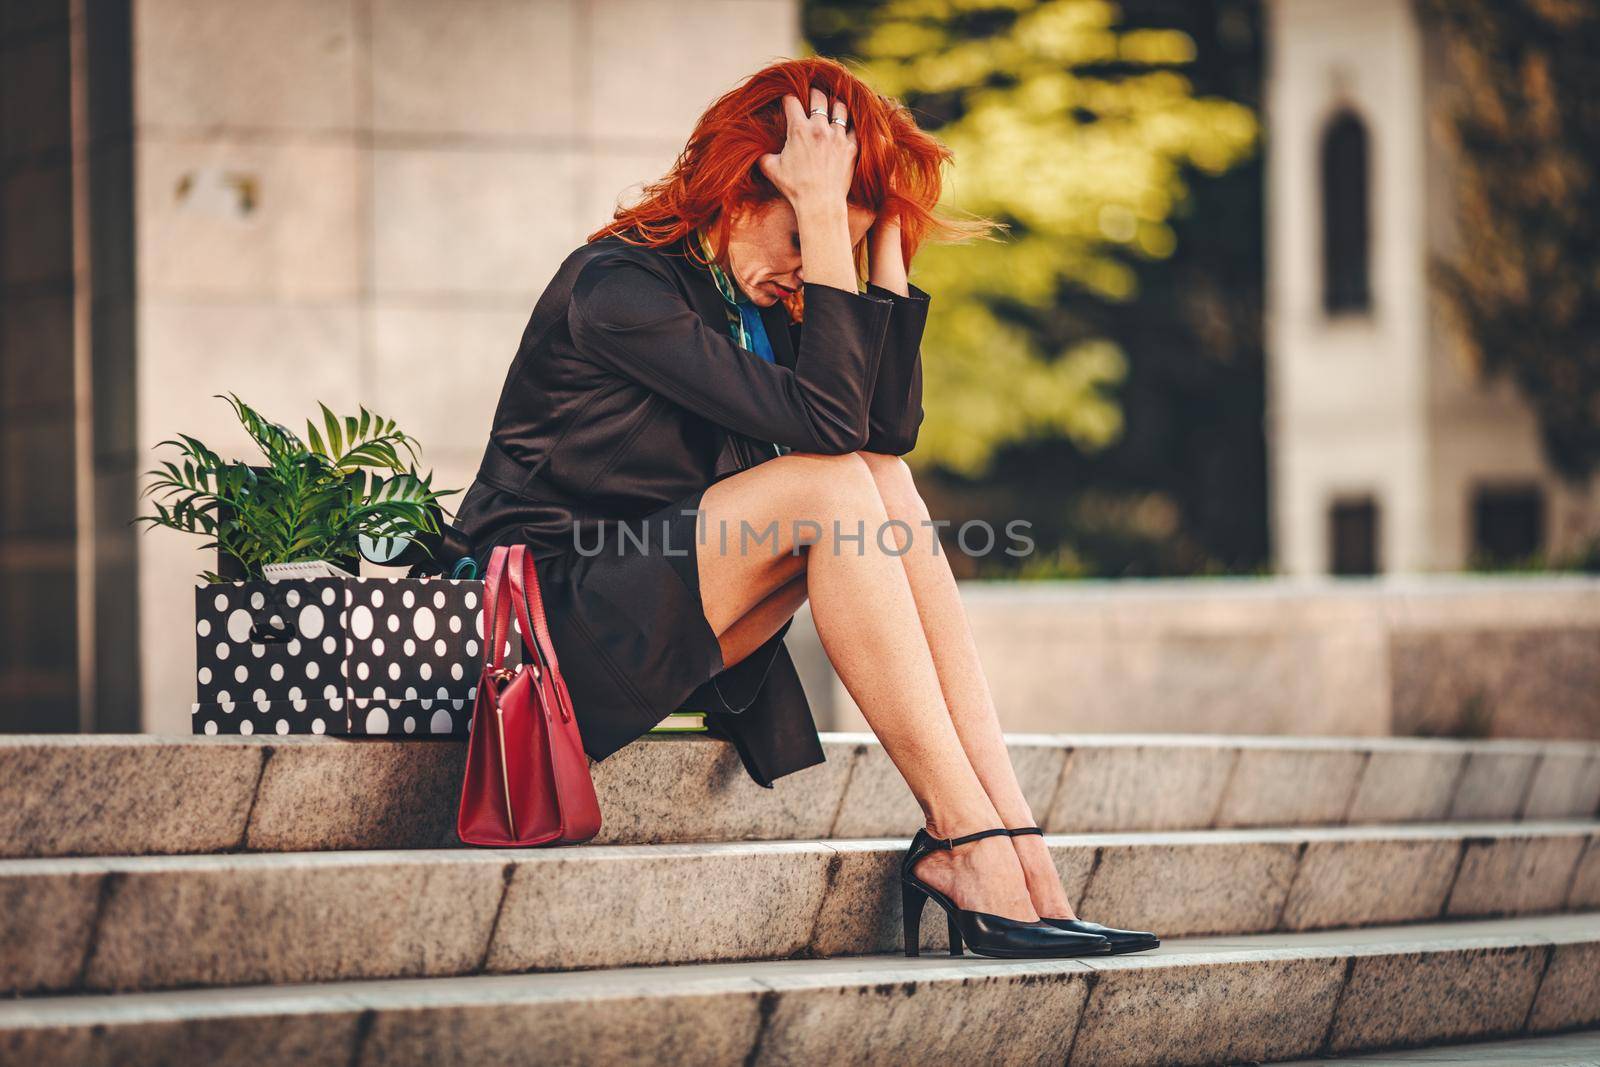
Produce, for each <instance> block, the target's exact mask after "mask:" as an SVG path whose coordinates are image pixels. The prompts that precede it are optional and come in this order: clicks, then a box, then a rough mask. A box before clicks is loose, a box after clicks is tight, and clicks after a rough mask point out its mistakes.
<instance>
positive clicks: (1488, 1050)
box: [1284, 1030, 1600, 1067]
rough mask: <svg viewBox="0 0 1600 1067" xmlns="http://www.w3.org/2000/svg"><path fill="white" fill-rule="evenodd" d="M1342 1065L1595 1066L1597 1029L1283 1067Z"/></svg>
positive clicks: (1599, 1050) (1599, 1054) (1599, 1049)
mask: <svg viewBox="0 0 1600 1067" xmlns="http://www.w3.org/2000/svg"><path fill="white" fill-rule="evenodd" d="M1324 1063H1342V1064H1346V1065H1348V1067H1434V1065H1439V1064H1450V1065H1452V1067H1470V1065H1474V1064H1475V1065H1477V1067H1504V1065H1505V1064H1513V1063H1514V1064H1516V1065H1517V1067H1595V1065H1596V1064H1600V1030H1580V1031H1578V1032H1576V1033H1571V1034H1552V1035H1550V1036H1548V1037H1521V1038H1512V1039H1510V1040H1507V1041H1472V1042H1467V1043H1463V1044H1457V1045H1441V1046H1436V1047H1434V1048H1410V1049H1400V1050H1396V1051H1393V1052H1370V1053H1366V1054H1363V1055H1357V1056H1338V1057H1336V1058H1333V1059H1329V1058H1327V1057H1319V1058H1317V1059H1314V1060H1295V1061H1294V1062H1292V1063H1285V1064H1284V1067H1313V1065H1314V1064H1324Z"/></svg>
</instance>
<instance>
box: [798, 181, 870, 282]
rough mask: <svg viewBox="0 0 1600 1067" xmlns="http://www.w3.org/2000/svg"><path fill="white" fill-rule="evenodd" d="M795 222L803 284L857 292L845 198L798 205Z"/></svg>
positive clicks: (848, 214) (848, 216) (848, 215)
mask: <svg viewBox="0 0 1600 1067" xmlns="http://www.w3.org/2000/svg"><path fill="white" fill-rule="evenodd" d="M795 219H796V222H797V223H798V226H799V230H800V258H801V261H802V262H803V263H804V266H803V267H802V268H801V274H802V276H803V277H804V278H805V280H806V281H808V282H814V283H818V284H821V285H831V286H833V287H834V288H835V289H843V290H844V291H845V292H847V293H854V292H858V291H859V290H860V285H859V284H857V281H856V265H855V257H854V256H852V255H851V254H850V213H849V209H848V208H847V207H846V206H845V201H844V198H843V197H838V198H836V199H835V198H829V199H827V200H819V201H816V202H811V203H807V202H802V203H800V204H797V205H795Z"/></svg>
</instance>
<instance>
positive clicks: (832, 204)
mask: <svg viewBox="0 0 1600 1067" xmlns="http://www.w3.org/2000/svg"><path fill="white" fill-rule="evenodd" d="M828 106H829V105H828V98H827V96H826V95H824V94H823V92H822V90H821V89H818V88H816V87H815V86H813V87H812V89H811V110H816V109H818V108H821V109H823V110H822V112H821V113H820V114H817V115H808V114H807V111H806V109H805V108H803V107H801V106H800V101H799V100H797V99H795V97H794V95H793V94H792V93H786V94H784V97H783V112H784V115H785V118H786V121H787V123H788V129H787V135H786V139H785V142H784V146H783V151H782V152H778V153H771V152H769V153H767V154H766V155H764V156H762V157H761V162H760V166H761V172H762V173H763V174H765V175H766V176H767V179H768V180H769V181H771V182H772V184H773V185H774V186H776V187H777V189H778V191H779V192H780V193H782V194H783V195H784V196H785V197H786V198H787V199H788V201H789V204H790V206H792V207H793V208H794V214H795V221H796V223H797V228H798V230H799V235H800V258H801V261H802V263H801V268H800V274H801V277H802V278H803V279H804V280H805V281H806V282H807V283H813V282H814V283H819V284H822V285H829V286H832V287H834V288H835V289H843V290H845V291H847V292H851V293H854V292H858V291H859V283H858V281H857V278H856V267H855V256H854V255H853V253H852V252H851V241H850V215H849V208H848V207H847V205H846V202H845V198H846V196H847V195H848V193H849V192H850V182H851V179H852V178H853V177H854V175H855V164H856V134H855V131H854V130H853V129H849V128H847V127H846V126H843V125H840V124H839V123H836V122H833V121H831V120H830V115H829V112H828V110H827V109H828ZM832 115H834V116H839V117H841V118H845V119H848V117H849V115H848V114H847V112H846V110H845V106H844V101H842V100H836V101H834V102H833V106H832Z"/></svg>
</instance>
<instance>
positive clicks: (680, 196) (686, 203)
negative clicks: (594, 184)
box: [588, 56, 992, 318]
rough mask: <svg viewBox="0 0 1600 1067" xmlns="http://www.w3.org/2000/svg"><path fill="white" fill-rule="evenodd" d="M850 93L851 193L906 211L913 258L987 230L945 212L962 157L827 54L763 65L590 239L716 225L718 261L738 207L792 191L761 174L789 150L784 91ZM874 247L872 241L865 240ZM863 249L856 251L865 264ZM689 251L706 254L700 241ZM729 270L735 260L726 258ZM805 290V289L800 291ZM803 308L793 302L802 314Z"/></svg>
mask: <svg viewBox="0 0 1600 1067" xmlns="http://www.w3.org/2000/svg"><path fill="white" fill-rule="evenodd" d="M812 86H815V87H817V88H818V89H821V90H822V91H823V92H824V93H826V94H828V98H829V101H830V105H831V102H832V101H833V100H835V99H843V101H844V106H845V109H846V111H847V112H848V113H849V116H850V125H851V127H852V128H854V130H855V132H856V141H857V149H856V165H855V176H854V177H853V178H852V179H851V182H850V191H849V193H848V194H847V199H848V201H849V202H850V203H852V204H858V205H860V206H862V207H866V208H870V209H871V210H872V211H873V212H875V213H876V214H878V215H880V216H883V215H885V214H889V215H893V214H898V215H899V216H900V234H901V248H902V251H903V252H904V254H905V257H906V262H907V263H909V262H910V261H911V257H912V256H913V255H914V254H915V253H916V250H917V249H918V248H919V247H920V246H921V245H922V243H923V242H924V241H925V240H928V239H929V238H930V237H932V238H938V239H946V240H955V239H960V238H963V237H970V236H976V235H979V234H982V233H985V232H987V230H988V229H989V227H990V226H991V225H992V224H991V223H989V222H988V221H987V220H972V221H966V220H954V219H950V218H947V217H945V216H943V215H940V214H939V213H938V212H937V211H936V209H937V206H938V203H939V196H940V193H941V192H942V190H943V187H944V181H943V175H942V174H941V170H942V168H943V166H944V164H945V163H947V162H949V161H950V160H951V159H952V158H953V153H952V152H951V151H950V149H949V148H947V147H945V145H943V144H941V143H940V142H939V141H938V140H936V139H935V138H934V137H933V136H932V135H931V134H928V133H926V132H924V131H923V130H921V129H920V128H918V126H917V124H916V121H915V120H914V119H912V117H911V112H910V110H909V109H908V108H907V107H906V106H905V105H904V104H902V103H900V102H899V101H897V100H894V99H892V98H890V97H887V96H882V95H880V94H878V93H876V92H874V91H873V90H872V88H871V87H870V86H868V85H867V84H866V82H864V81H862V80H861V79H860V78H858V77H856V76H855V75H854V74H852V73H851V72H850V71H849V70H848V69H847V68H846V67H845V66H844V65H843V64H841V63H839V62H837V61H835V60H832V59H827V58H824V57H822V56H807V57H805V58H802V59H786V60H782V61H780V62H777V63H773V64H771V65H770V66H767V67H764V68H762V69H761V70H759V71H757V72H756V73H754V74H752V75H751V76H750V77H748V78H746V79H745V80H744V81H743V82H741V83H740V84H739V85H737V86H736V87H734V88H733V89H731V90H729V91H728V92H726V93H724V94H723V95H722V96H721V97H719V98H718V99H717V100H716V101H715V102H714V103H712V105H711V106H710V107H708V108H707V109H706V111H705V113H704V114H703V115H701V116H700V119H699V121H697V122H696V123H695V126H694V132H693V133H692V134H691V135H690V137H689V143H688V144H687V145H685V146H684V149H683V151H682V152H680V153H679V154H678V158H677V161H676V162H674V163H673V165H672V168H671V169H670V170H668V171H667V173H666V174H665V175H664V176H663V177H661V178H660V179H658V180H657V181H654V182H651V183H649V184H648V185H646V186H645V188H644V195H643V198H642V199H641V200H640V201H639V202H638V203H637V204H634V205H633V206H631V207H619V208H618V209H617V211H616V214H615V215H614V216H613V217H612V220H611V222H609V223H607V224H606V225H605V226H602V227H601V228H600V229H598V230H596V231H595V232H594V233H592V234H590V235H589V237H588V240H589V241H598V240H599V239H600V238H602V237H607V236H610V235H613V234H615V235H616V236H618V237H621V238H622V239H623V240H625V241H628V242H630V243H632V244H641V245H646V246H649V247H656V248H658V247H661V246H663V245H668V244H671V243H672V242H674V241H676V240H678V239H679V238H681V237H684V236H685V235H687V234H691V233H693V232H694V231H695V230H696V229H699V228H701V227H703V226H707V224H709V223H710V222H711V220H712V219H713V217H715V218H716V219H717V225H716V226H715V227H712V228H711V230H709V231H708V233H709V236H710V237H711V241H712V245H713V247H714V249H715V251H716V255H717V258H718V260H719V261H720V260H723V259H725V258H726V255H727V251H726V250H727V241H728V218H729V215H730V214H731V213H732V211H733V209H735V208H741V207H752V208H753V207H757V206H759V205H761V204H763V203H766V202H768V201H771V200H774V199H777V198H779V197H781V196H782V195H783V194H782V193H780V192H779V191H778V189H777V187H776V186H774V185H773V184H772V182H771V181H769V180H768V179H767V176H766V175H765V174H763V173H761V167H760V165H759V161H760V159H761V157H762V156H763V155H766V154H767V153H769V152H781V151H782V150H783V145H784V140H785V137H786V130H787V120H786V118H785V115H784V111H783V97H784V95H785V94H790V95H793V96H794V97H795V98H796V99H797V100H799V101H800V103H801V104H802V105H804V106H806V107H807V108H809V107H810V100H811V87H812ZM863 244H865V242H863ZM862 253H863V249H860V248H858V249H857V269H858V270H859V269H860V268H861V255H862ZM690 254H691V255H692V256H694V257H695V258H696V260H699V259H701V258H702V257H701V256H700V251H699V248H698V242H692V243H691V244H690ZM723 265H724V266H726V263H724V264H723ZM797 296H798V294H797ZM797 311H798V308H797V307H796V306H795V305H793V304H791V306H790V312H791V314H792V315H795V317H796V318H798V317H799V316H798V315H797V314H795V313H796V312H797Z"/></svg>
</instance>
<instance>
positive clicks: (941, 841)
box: [928, 826, 1011, 849]
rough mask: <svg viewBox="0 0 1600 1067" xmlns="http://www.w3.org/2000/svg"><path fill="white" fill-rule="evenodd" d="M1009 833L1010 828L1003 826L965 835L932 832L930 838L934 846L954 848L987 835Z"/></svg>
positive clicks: (996, 835)
mask: <svg viewBox="0 0 1600 1067" xmlns="http://www.w3.org/2000/svg"><path fill="white" fill-rule="evenodd" d="M1009 833H1011V831H1010V830H1007V829H1006V828H1005V827H1004V826H1001V827H997V828H995V829H993V830H979V831H978V832H977V833H975V834H967V835H966V836H964V837H950V838H944V837H934V836H933V835H932V834H929V835H928V840H929V842H930V843H931V844H932V845H933V847H934V848H942V849H954V848H955V847H956V846H957V845H965V844H967V843H969V842H971V841H978V840H980V839H982V838H985V837H999V836H1000V835H1001V834H1009Z"/></svg>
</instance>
